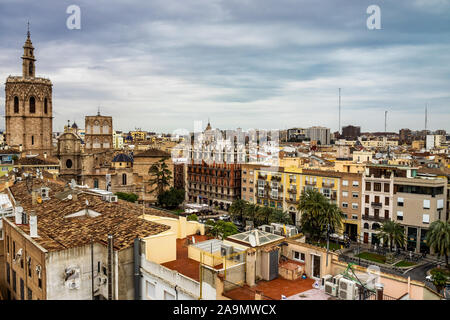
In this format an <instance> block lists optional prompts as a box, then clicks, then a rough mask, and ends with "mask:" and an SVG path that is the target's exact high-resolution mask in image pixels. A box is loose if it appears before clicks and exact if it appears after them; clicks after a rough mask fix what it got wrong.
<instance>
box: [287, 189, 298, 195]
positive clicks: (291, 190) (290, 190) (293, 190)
mask: <svg viewBox="0 0 450 320" xmlns="http://www.w3.org/2000/svg"><path fill="white" fill-rule="evenodd" d="M288 192H289V193H293V194H297V188H296V187H294V188H293V187H289V189H288Z"/></svg>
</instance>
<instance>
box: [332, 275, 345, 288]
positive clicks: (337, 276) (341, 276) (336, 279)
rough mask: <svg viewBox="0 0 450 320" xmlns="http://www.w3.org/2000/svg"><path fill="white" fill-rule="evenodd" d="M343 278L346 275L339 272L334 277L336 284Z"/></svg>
mask: <svg viewBox="0 0 450 320" xmlns="http://www.w3.org/2000/svg"><path fill="white" fill-rule="evenodd" d="M342 278H344V276H343V275H342V274H338V275H336V276H334V278H333V283H334V284H336V285H338V284H339V281H340V280H341V279H342Z"/></svg>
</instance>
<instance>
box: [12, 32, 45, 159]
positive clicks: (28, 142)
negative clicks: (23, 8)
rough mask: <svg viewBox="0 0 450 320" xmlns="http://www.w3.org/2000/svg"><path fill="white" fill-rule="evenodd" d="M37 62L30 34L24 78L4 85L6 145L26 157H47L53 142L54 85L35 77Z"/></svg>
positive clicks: (13, 78) (13, 79) (24, 55)
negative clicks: (34, 155) (19, 151)
mask: <svg viewBox="0 0 450 320" xmlns="http://www.w3.org/2000/svg"><path fill="white" fill-rule="evenodd" d="M35 62H36V59H35V57H34V47H33V44H32V42H31V36H30V31H29V30H28V33H27V39H26V41H25V44H24V46H23V56H22V76H9V77H8V78H7V79H6V84H5V97H6V101H5V121H6V143H7V145H8V146H10V147H15V148H17V149H19V148H20V147H22V148H21V149H22V152H23V153H25V154H41V155H44V154H47V155H51V154H52V151H53V143H52V132H53V128H52V122H53V117H52V86H53V85H52V82H51V81H50V80H49V79H44V78H38V77H36V68H35Z"/></svg>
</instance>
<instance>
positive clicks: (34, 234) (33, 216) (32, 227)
mask: <svg viewBox="0 0 450 320" xmlns="http://www.w3.org/2000/svg"><path fill="white" fill-rule="evenodd" d="M37 227H38V226H37V216H36V214H35V213H34V212H33V213H31V214H30V237H32V238H37V237H39V236H38V233H37Z"/></svg>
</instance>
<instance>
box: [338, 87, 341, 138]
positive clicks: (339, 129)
mask: <svg viewBox="0 0 450 320" xmlns="http://www.w3.org/2000/svg"><path fill="white" fill-rule="evenodd" d="M338 132H339V135H341V88H339V128H338Z"/></svg>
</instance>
